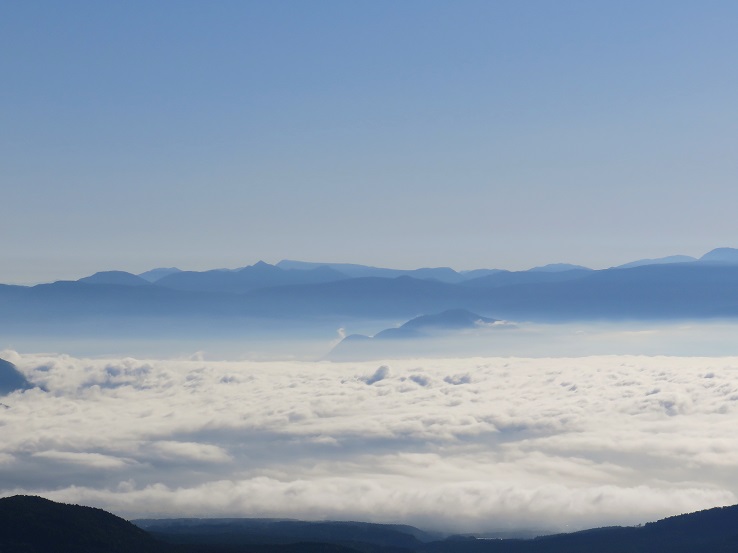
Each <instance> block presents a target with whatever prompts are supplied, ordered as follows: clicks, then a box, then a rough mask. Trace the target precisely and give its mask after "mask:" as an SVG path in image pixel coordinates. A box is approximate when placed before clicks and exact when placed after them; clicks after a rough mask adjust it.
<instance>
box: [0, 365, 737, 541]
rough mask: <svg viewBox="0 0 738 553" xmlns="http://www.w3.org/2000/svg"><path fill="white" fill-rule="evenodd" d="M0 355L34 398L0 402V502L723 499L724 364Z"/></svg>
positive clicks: (358, 508) (458, 517)
mask: <svg viewBox="0 0 738 553" xmlns="http://www.w3.org/2000/svg"><path fill="white" fill-rule="evenodd" d="M0 357H3V358H5V359H8V360H9V361H11V362H13V363H15V364H16V365H17V366H18V368H19V369H20V370H21V371H22V372H23V373H24V374H25V375H26V376H27V378H28V379H29V380H30V381H32V382H33V383H35V384H37V385H39V386H40V387H39V388H35V389H33V390H28V391H25V392H16V393H14V394H12V395H9V396H5V397H4V398H3V399H2V402H3V403H4V404H6V405H7V406H8V408H7V409H3V410H2V411H0V428H2V436H3V439H2V441H0V493H2V494H3V495H7V494H12V493H37V494H41V495H44V496H46V497H49V498H52V499H58V500H63V501H68V502H75V503H84V504H88V505H94V506H99V507H103V508H106V509H109V510H111V511H113V512H116V513H118V514H122V515H124V516H128V517H151V516H286V517H296V518H306V519H316V518H317V519H320V518H331V519H361V520H373V521H392V522H407V523H411V524H416V525H420V526H425V527H427V526H430V525H433V527H434V528H442V529H445V530H449V531H455V530H465V531H471V530H474V531H482V530H495V529H510V528H541V529H565V528H570V529H573V528H582V527H589V526H594V525H601V524H630V523H637V522H643V521H646V520H651V519H655V518H659V517H662V516H666V515H670V514H676V513H680V512H686V511H692V510H697V509H701V508H707V507H713V506H716V505H726V504H732V503H737V502H738V499H737V497H738V476H736V470H735V469H736V467H737V466H738V438H736V436H735V424H736V420H738V358H678V357H633V356H598V357H584V358H566V359H523V358H473V359H411V360H396V361H391V360H384V361H382V362H371V363H328V362H320V363H307V362H301V363H300V362H248V361H246V362H210V361H204V360H180V359H172V360H139V359H131V358H126V359H79V358H73V357H68V356H63V355H54V356H43V355H19V354H17V353H15V352H12V351H5V352H2V353H0Z"/></svg>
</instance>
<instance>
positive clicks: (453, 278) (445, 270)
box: [277, 259, 485, 283]
mask: <svg viewBox="0 0 738 553" xmlns="http://www.w3.org/2000/svg"><path fill="white" fill-rule="evenodd" d="M277 267H280V268H282V269H295V270H302V271H304V270H310V269H316V268H318V267H330V268H331V269H334V270H336V271H339V272H340V273H342V274H344V275H346V276H347V277H350V278H364V277H375V278H398V277H401V276H409V277H412V278H417V279H421V280H438V281H440V282H449V283H454V282H461V281H463V280H466V279H467V278H470V277H467V276H465V275H464V274H463V273H458V272H456V271H454V270H453V269H451V268H450V267H423V268H420V269H407V270H405V269H388V268H384V267H371V266H369V265H357V264H354V263H312V262H308V261H293V260H290V259H283V260H282V261H280V262H279V263H277ZM484 270H485V269H482V271H484Z"/></svg>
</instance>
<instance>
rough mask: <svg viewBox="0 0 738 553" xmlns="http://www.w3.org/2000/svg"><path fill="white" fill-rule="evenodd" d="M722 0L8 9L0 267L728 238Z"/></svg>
mask: <svg viewBox="0 0 738 553" xmlns="http://www.w3.org/2000/svg"><path fill="white" fill-rule="evenodd" d="M736 27H738V4H736V3H735V2H733V1H732V0H724V1H721V0H712V1H699V2H698V1H696V0H695V1H685V0H662V1H660V0H653V1H648V2H643V1H632V0H624V1H619V2H591V1H584V0H582V1H575V0H562V1H560V2H546V1H533V0H524V1H489V0H463V1H459V2H450V1H444V2H441V1H435V0H406V1H403V2H391V1H388V0H379V1H373V2H344V1H339V0H321V1H314V2H304V1H300V0H280V1H277V2H267V1H262V2H254V1H245V0H244V1H242V0H239V1H235V0H234V1H228V0H223V1H219V2H193V1H187V0H183V1H179V2H164V1H157V2H150V1H136V0H132V1H129V2H124V3H110V2H94V1H77V0H70V1H67V2H63V3H60V2H53V1H34V0H28V1H24V2H4V3H2V5H1V6H0V74H2V76H3V86H2V87H0V128H2V132H0V186H1V191H2V196H1V197H2V211H1V212H0V213H2V217H0V282H5V283H33V282H43V281H50V280H56V279H62V278H79V277H81V276H85V275H88V274H91V273H93V272H96V271H99V270H110V269H119V270H127V271H131V272H134V273H137V272H142V271H145V270H148V269H151V268H153V267H161V266H177V267H180V268H182V269H191V270H192V269H194V270H202V269H209V268H216V267H240V266H244V265H248V264H252V263H254V262H256V261H258V260H265V261H267V262H272V263H274V262H277V261H279V260H280V259H285V258H286V259H300V260H310V261H323V262H354V263H363V264H370V265H379V266H390V267H398V268H413V267H421V266H451V267H453V268H455V269H460V270H463V269H473V268H481V267H486V268H506V269H526V268H529V267H532V266H536V265H542V264H545V263H552V262H569V263H578V264H583V265H587V266H590V267H593V268H601V267H609V266H612V265H617V264H620V263H625V262H628V261H632V260H634V259H639V258H645V257H659V256H665V255H673V254H688V255H694V256H699V255H702V254H703V253H705V252H707V251H709V250H711V249H713V248H715V247H719V246H736V245H738V243H736V241H735V236H736V235H737V234H738V219H736V218H735V213H734V206H735V205H736V204H737V203H738V187H737V186H735V180H736V176H737V175H738V156H737V155H736V151H735V150H736V142H735V137H736V136H738V103H736V101H735V98H738V63H736V52H738V34H736V33H735V29H736Z"/></svg>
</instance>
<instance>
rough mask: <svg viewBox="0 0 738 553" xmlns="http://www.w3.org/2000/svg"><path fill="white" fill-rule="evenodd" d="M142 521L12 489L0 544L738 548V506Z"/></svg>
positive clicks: (262, 548) (180, 548) (2, 502)
mask: <svg viewBox="0 0 738 553" xmlns="http://www.w3.org/2000/svg"><path fill="white" fill-rule="evenodd" d="M136 522H137V524H138V526H136V525H134V524H132V523H130V522H127V521H125V520H123V519H122V518H120V517H117V516H115V515H112V514H110V513H108V512H106V511H104V510H102V509H96V508H92V507H83V506H79V505H67V504H63V503H56V502H53V501H50V500H48V499H43V498H41V497H35V496H20V495H18V496H13V497H7V498H3V499H0V552H1V553H16V552H18V553H21V552H24V553H41V552H50V551H53V552H59V553H67V552H69V553H71V552H77V553H103V552H112V553H118V552H136V553H139V552H141V553H148V552H152V553H154V552H182V553H185V552H190V553H194V552H201V553H208V552H216V551H219V552H226V551H232V552H236V551H240V552H253V553H256V552H259V553H270V552H282V553H300V552H303V553H328V552H332V553H351V552H358V551H361V552H376V553H383V552H386V553H390V552H392V553H412V552H417V553H446V552H448V553H451V552H455V553H456V552H460V553H465V552H470V553H475V552H482V553H486V552H490V553H492V552H495V553H498V552H502V553H507V552H511V553H512V552H516V553H517V552H531V553H559V552H569V553H578V552H582V553H584V552H591V551H597V552H602V553H615V552H622V551H633V552H637V553H652V552H653V553H656V552H663V551H669V552H670V553H671V552H676V553H691V552H695V553H696V552H710V553H727V552H729V551H730V552H735V551H736V550H738V505H734V506H730V507H718V508H714V509H707V510H704V511H699V512H696V513H690V514H684V515H678V516H672V517H669V518H665V519H662V520H659V521H657V522H649V523H646V524H645V525H643V526H636V527H609V528H594V529H591V530H584V531H580V532H574V533H570V534H556V535H551V536H542V537H538V538H535V539H478V538H476V537H474V536H450V537H442V536H440V535H438V534H433V533H428V532H424V531H422V530H419V529H417V528H414V527H412V526H406V525H395V524H373V523H363V522H331V521H322V522H305V521H298V520H281V519H239V518H231V519H161V520H140V521H136ZM142 528H143V529H142ZM144 529H145V530H144Z"/></svg>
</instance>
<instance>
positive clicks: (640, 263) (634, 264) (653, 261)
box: [616, 255, 697, 269]
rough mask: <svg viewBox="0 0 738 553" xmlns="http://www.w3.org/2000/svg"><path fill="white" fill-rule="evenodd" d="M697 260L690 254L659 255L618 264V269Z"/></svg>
mask: <svg viewBox="0 0 738 553" xmlns="http://www.w3.org/2000/svg"><path fill="white" fill-rule="evenodd" d="M693 261H697V258H696V257H692V256H690V255H670V256H667V257H658V258H656V259H638V260H637V261H631V262H630V263H623V264H622V265H618V266H617V267H616V268H617V269H631V268H633V267H641V266H643V265H665V264H667V263H691V262H693Z"/></svg>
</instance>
